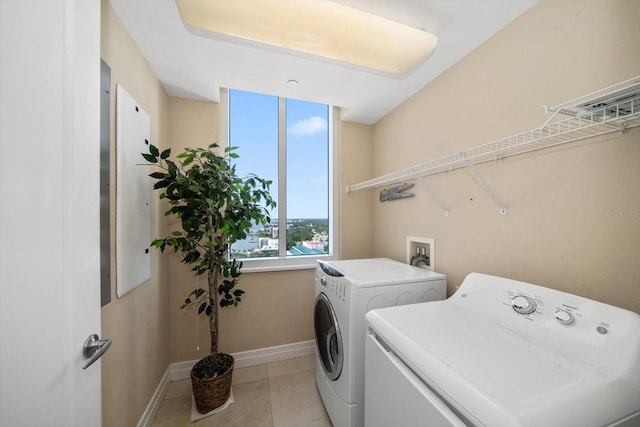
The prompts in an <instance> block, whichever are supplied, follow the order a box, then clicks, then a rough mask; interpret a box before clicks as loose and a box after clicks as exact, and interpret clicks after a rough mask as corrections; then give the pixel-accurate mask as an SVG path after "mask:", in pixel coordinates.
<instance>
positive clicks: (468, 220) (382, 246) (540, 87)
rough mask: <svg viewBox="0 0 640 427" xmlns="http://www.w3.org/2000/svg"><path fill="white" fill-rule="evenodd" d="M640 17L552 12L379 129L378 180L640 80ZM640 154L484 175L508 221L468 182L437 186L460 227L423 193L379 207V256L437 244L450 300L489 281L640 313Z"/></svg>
mask: <svg viewBox="0 0 640 427" xmlns="http://www.w3.org/2000/svg"><path fill="white" fill-rule="evenodd" d="M638 16H640V2H638V1H625V0H616V1H583V0H580V1H568V0H567V1H546V0H543V1H541V2H540V3H539V4H537V5H536V6H534V7H533V8H532V9H530V10H529V11H528V12H526V13H525V14H524V15H522V16H521V17H520V18H519V19H517V20H516V21H514V22H513V23H512V24H511V25H510V26H509V27H507V28H506V29H504V30H503V31H501V32H500V33H498V34H497V35H496V36H494V37H493V38H492V39H490V40H489V41H487V42H486V43H485V44H484V45H482V46H481V47H480V48H479V49H477V50H476V51H474V52H472V53H471V54H470V55H468V56H467V57H466V58H464V59H463V60H461V61H460V62H459V63H458V64H456V65H455V66H454V67H453V68H452V69H450V70H449V71H447V72H446V73H444V74H443V75H441V76H440V77H439V78H438V79H437V80H435V81H434V82H433V83H431V84H430V85H428V86H427V87H425V88H423V90H421V91H420V92H419V93H417V94H416V95H415V96H413V97H412V98H411V99H410V100H408V101H407V102H405V103H404V104H402V105H401V106H400V107H398V108H397V109H396V110H394V111H393V112H392V113H390V114H388V115H387V116H386V117H385V118H384V119H382V120H381V121H380V122H378V123H377V124H376V125H375V126H374V132H373V133H374V160H373V163H374V176H378V175H381V174H384V173H388V172H391V171H394V170H396V169H399V168H404V167H408V166H411V165H413V164H416V163H420V162H424V161H428V160H431V159H434V158H437V157H439V156H442V155H446V154H452V153H455V152H456V151H459V150H462V149H466V148H471V147H473V146H475V145H479V144H483V143H486V142H489V141H492V140H495V139H499V138H502V137H506V136H509V135H512V134H516V133H519V132H521V131H525V130H528V129H533V128H535V127H537V126H540V125H542V124H543V123H544V121H545V120H546V118H547V117H546V116H545V115H544V114H543V110H542V108H541V105H543V104H547V105H554V104H559V103H562V102H564V101H568V100H570V99H573V98H575V97H577V96H581V95H583V94H586V93H588V92H591V91H592V90H596V89H600V88H602V87H605V86H608V85H610V84H613V83H616V82H619V81H622V80H625V79H628V78H631V77H634V76H636V75H638V74H640V55H636V54H634V52H637V40H639V39H640V27H639V26H638V20H637V18H638ZM639 140H640V129H633V130H630V131H628V132H626V133H625V134H624V135H621V134H619V133H615V134H611V135H609V136H605V137H600V138H593V139H589V140H586V141H584V142H578V143H572V144H570V145H567V146H563V147H558V148H552V149H547V150H543V151H540V152H536V153H532V154H527V155H522V156H519V157H514V158H510V159H506V160H503V161H500V162H493V163H490V164H487V165H484V166H481V167H479V169H480V172H481V173H482V175H483V176H484V178H485V179H486V180H487V181H488V182H489V183H490V184H491V186H492V187H493V189H494V190H495V192H496V193H497V195H498V196H499V197H500V198H501V199H502V200H503V202H504V203H505V204H506V206H507V209H508V214H507V215H500V214H499V213H498V207H497V206H496V205H495V204H494V202H493V201H492V199H491V198H490V196H489V195H488V194H487V193H486V191H485V190H484V189H482V187H481V186H480V185H479V184H478V181H477V180H475V178H474V177H473V175H471V173H470V171H469V170H468V169H461V170H456V171H454V172H449V173H444V174H440V175H436V176H433V177H429V178H427V179H426V181H427V183H428V184H429V186H430V187H431V188H432V189H433V190H434V192H435V193H436V194H437V195H438V196H439V198H440V199H441V200H442V201H443V202H444V204H445V205H447V206H448V208H449V211H450V214H449V216H448V217H444V216H443V214H442V211H441V209H440V208H439V206H438V205H437V204H436V203H435V202H434V201H433V200H432V199H431V198H430V196H429V195H428V194H427V193H426V192H425V191H424V190H422V189H421V188H420V187H419V186H417V185H416V187H415V188H414V192H415V193H416V197H414V198H412V199H406V200H399V201H394V202H387V203H378V202H376V203H375V204H374V206H375V212H374V218H375V227H374V228H375V230H376V234H375V255H376V256H388V257H391V258H395V259H398V260H404V259H405V239H406V236H407V235H414V236H423V237H432V238H435V240H436V256H437V259H436V263H437V264H436V269H437V270H439V271H441V272H443V273H445V274H447V275H448V279H449V291H450V292H451V291H453V289H454V286H456V285H459V284H460V283H461V281H462V280H463V278H464V276H465V275H466V274H467V273H469V272H472V271H479V272H485V273H489V274H496V275H503V276H506V277H511V278H514V279H519V280H524V281H530V282H533V283H538V284H541V285H546V286H549V287H552V288H556V289H560V290H564V291H568V292H572V293H576V294H578V295H583V296H585V297H589V298H593V299H596V300H600V301H604V302H607V303H610V304H614V305H618V306H621V307H624V308H628V309H631V310H634V311H636V312H640V265H639V264H638V260H639V259H640V241H639V240H638V238H639V237H640V218H639V217H638V215H637V213H638V211H639V210H640V168H639V167H638V164H639V160H640V144H639ZM369 192H373V193H376V195H377V191H375V190H369ZM626 210H631V212H632V215H627V216H618V217H616V216H611V215H608V214H607V213H610V212H616V211H626ZM633 212H635V214H633Z"/></svg>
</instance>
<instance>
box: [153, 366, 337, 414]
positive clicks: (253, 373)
mask: <svg viewBox="0 0 640 427" xmlns="http://www.w3.org/2000/svg"><path fill="white" fill-rule="evenodd" d="M232 388H233V396H234V403H233V404H232V405H231V406H229V407H228V408H227V409H226V410H224V411H222V412H221V413H219V414H215V415H212V416H210V417H207V418H204V419H201V420H199V421H197V422H195V423H191V421H190V419H191V381H190V380H188V379H186V380H181V381H175V382H173V383H171V386H170V387H169V390H168V391H167V394H166V396H165V397H164V400H163V401H162V403H161V405H160V408H159V409H158V413H157V414H156V417H155V419H154V420H153V423H152V424H151V426H152V427H182V426H184V427H187V426H189V427H194V426H195V427H223V426H224V427H332V426H331V422H330V421H329V417H328V416H327V413H326V411H325V409H324V406H323V405H322V400H321V399H320V394H319V393H318V389H317V388H316V380H315V358H314V357H313V355H311V356H305V357H298V358H295V359H288V360H282V361H279V362H272V363H267V364H263V365H257V366H250V367H248V368H240V369H234V371H233V382H232Z"/></svg>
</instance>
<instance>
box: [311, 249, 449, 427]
mask: <svg viewBox="0 0 640 427" xmlns="http://www.w3.org/2000/svg"><path fill="white" fill-rule="evenodd" d="M315 295H316V303H315V310H314V326H315V338H316V356H317V359H318V368H317V371H316V382H317V384H318V390H319V391H320V395H321V397H322V401H323V402H324V405H325V408H326V410H327V413H328V414H329V417H330V418H331V422H332V423H333V425H334V426H335V427H362V426H364V407H363V402H364V339H365V333H366V329H365V319H364V316H365V314H366V313H367V312H368V311H369V310H372V309H375V308H382V307H391V306H398V305H405V304H412V303H419V302H428V301H436V300H443V299H445V298H446V276H444V275H443V274H439V273H434V272H432V271H429V270H425V269H421V268H418V267H413V266H410V265H407V264H403V263H400V262H397V261H393V260H391V259H387V258H372V259H359V260H345V261H329V262H319V266H318V268H317V269H316V275H315Z"/></svg>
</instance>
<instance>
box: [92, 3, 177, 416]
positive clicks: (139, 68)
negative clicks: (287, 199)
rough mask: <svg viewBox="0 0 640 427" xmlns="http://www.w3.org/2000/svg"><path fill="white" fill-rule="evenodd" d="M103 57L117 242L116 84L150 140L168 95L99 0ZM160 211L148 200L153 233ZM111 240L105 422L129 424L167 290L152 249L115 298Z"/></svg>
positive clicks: (160, 351)
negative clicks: (145, 124)
mask: <svg viewBox="0 0 640 427" xmlns="http://www.w3.org/2000/svg"><path fill="white" fill-rule="evenodd" d="M101 50H102V57H103V59H104V60H105V61H106V62H107V64H109V66H110V67H111V172H112V178H111V183H112V185H111V200H112V204H111V205H112V206H111V208H112V209H111V230H112V232H111V242H112V243H114V242H115V202H114V201H115V200H116V199H115V168H116V166H115V164H116V163H115V160H116V157H115V156H116V148H115V135H116V132H115V117H116V110H115V101H116V99H115V94H116V91H115V85H116V84H122V85H123V87H124V88H125V89H126V90H127V92H128V93H129V94H130V95H131V96H132V97H133V98H134V99H135V100H136V101H137V102H138V103H139V104H140V105H141V106H142V108H143V109H144V110H145V111H146V112H147V113H148V114H149V116H150V118H151V142H152V143H153V144H155V145H159V146H165V145H166V139H167V114H168V100H169V98H168V96H167V94H166V93H165V91H164V89H163V88H162V86H161V85H160V83H159V82H158V80H157V79H156V77H155V76H154V74H153V72H152V71H151V68H150V67H149V65H148V64H147V62H146V61H145V60H144V58H143V57H142V55H141V54H140V53H139V51H138V49H137V48H136V46H135V44H134V43H133V41H132V40H131V38H130V37H129V35H128V33H127V32H126V31H125V29H124V28H123V26H122V25H121V23H120V21H119V20H118V18H117V17H116V15H115V14H114V12H113V10H112V9H111V6H109V5H108V3H107V2H106V1H103V2H102V49H101ZM161 217H162V214H161V212H160V210H159V207H158V203H156V201H155V200H152V204H151V228H152V235H154V234H156V233H157V232H158V230H159V227H160V225H161V224H160V218H161ZM113 248H115V245H114V244H112V253H111V260H112V268H111V277H112V285H111V286H112V289H111V302H110V303H109V304H107V305H106V306H105V307H104V308H103V309H102V336H104V337H108V338H111V339H112V340H113V345H112V347H111V349H110V350H109V352H108V353H106V355H105V356H104V357H103V358H102V359H101V360H102V401H103V405H102V406H103V414H102V415H103V423H102V425H104V426H105V427H110V426H114V427H115V426H117V427H120V426H133V425H136V424H137V423H138V420H139V419H140V416H141V415H142V413H143V411H144V410H145V408H146V407H147V405H148V403H149V401H150V399H151V397H152V395H153V393H154V391H155V389H156V387H157V386H158V383H159V382H160V379H161V378H162V376H163V374H164V372H165V371H166V369H167V366H168V365H169V362H170V360H169V336H168V334H167V330H168V327H169V322H168V321H169V304H168V298H167V296H168V292H167V288H166V286H165V285H164V283H163V281H161V280H160V277H161V274H160V272H161V268H162V266H161V265H160V263H159V255H158V254H156V253H152V254H151V268H152V273H151V274H152V279H151V280H150V281H148V282H147V283H145V284H143V285H141V286H139V287H138V288H136V289H135V290H133V291H132V292H130V293H128V294H126V295H124V296H123V297H122V298H117V297H116V293H115V291H116V279H115V274H116V271H115V252H114V249H113Z"/></svg>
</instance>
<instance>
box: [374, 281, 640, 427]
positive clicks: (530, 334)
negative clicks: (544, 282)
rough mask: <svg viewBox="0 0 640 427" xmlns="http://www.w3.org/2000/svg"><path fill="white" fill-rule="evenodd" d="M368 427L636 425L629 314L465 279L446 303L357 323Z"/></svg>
mask: <svg viewBox="0 0 640 427" xmlns="http://www.w3.org/2000/svg"><path fill="white" fill-rule="evenodd" d="M366 317H367V321H368V325H369V329H368V337H367V340H366V368H365V372H366V378H365V385H366V395H365V420H366V423H367V427H378V426H379V427H388V426H391V425H395V426H402V427H422V426H425V425H429V426H440V427H444V426H446V427H452V426H456V427H465V426H474V427H481V426H491V427H513V426H519V427H538V426H544V427H572V426H580V427H603V426H607V427H613V426H616V427H638V426H640V316H639V315H638V314H636V313H633V312H631V311H627V310H624V309H621V308H618V307H613V306H610V305H607V304H603V303H600V302H597V301H593V300H589V299H586V298H582V297H579V296H576V295H571V294H567V293H564V292H560V291H556V290H553V289H548V288H544V287H541V286H537V285H533V284H530V283H524V282H519V281H515V280H510V279H505V278H501V277H495V276H489V275H485V274H478V273H471V274H469V275H468V276H467V277H466V278H465V280H464V282H463V283H462V285H461V286H460V288H459V289H458V291H457V292H456V293H455V294H454V295H453V296H452V297H451V298H449V299H448V300H446V301H438V302H435V303H431V304H414V305H411V306H407V307H390V308H384V309H381V310H374V311H371V312H369V313H368V314H367V316H366Z"/></svg>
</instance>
